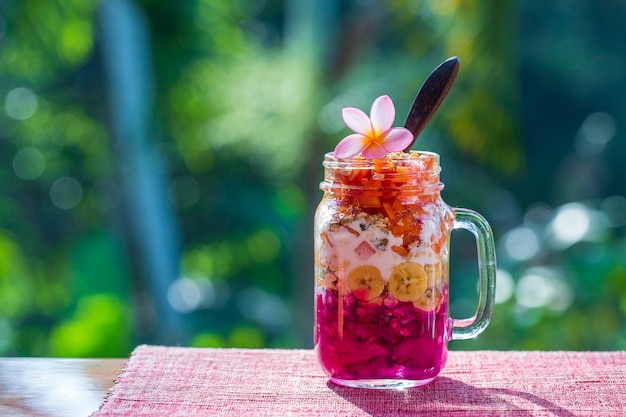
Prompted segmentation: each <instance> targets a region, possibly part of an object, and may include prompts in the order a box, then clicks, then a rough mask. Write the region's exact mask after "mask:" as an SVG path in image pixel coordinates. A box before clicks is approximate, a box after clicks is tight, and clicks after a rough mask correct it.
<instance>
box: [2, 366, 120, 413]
mask: <svg viewBox="0 0 626 417" xmlns="http://www.w3.org/2000/svg"><path fill="white" fill-rule="evenodd" d="M126 362H127V359H51V358H0V416H2V417H30V416H37V417H86V416H89V415H90V414H91V413H93V412H94V411H96V410H98V407H100V404H101V403H102V400H103V398H104V396H105V395H106V393H107V391H108V390H109V389H110V388H111V387H112V386H113V381H114V380H115V378H116V377H117V376H118V375H119V373H120V371H121V369H122V367H123V366H124V364H125V363H126Z"/></svg>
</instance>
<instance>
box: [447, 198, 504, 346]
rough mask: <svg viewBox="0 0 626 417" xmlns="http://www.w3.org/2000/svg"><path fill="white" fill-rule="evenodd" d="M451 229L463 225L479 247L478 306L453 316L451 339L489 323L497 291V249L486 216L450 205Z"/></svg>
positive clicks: (472, 333)
mask: <svg viewBox="0 0 626 417" xmlns="http://www.w3.org/2000/svg"><path fill="white" fill-rule="evenodd" d="M452 211H453V212H454V225H453V229H465V230H468V231H469V232H471V233H472V234H473V235H474V237H475V238H476V248H477V249H478V307H477V308H476V313H474V315H473V316H472V317H469V318H466V319H455V318H452V333H451V339H452V340H463V339H472V338H474V337H476V336H478V335H479V334H480V333H481V332H482V331H483V330H485V328H486V327H487V325H488V324H489V321H490V320H491V313H492V311H493V306H494V302H495V293H496V250H495V245H494V241H493V233H492V231H491V227H490V226H489V223H487V220H485V218H484V217H483V216H481V215H480V214H478V213H476V212H475V211H473V210H468V209H464V208H455V209H452Z"/></svg>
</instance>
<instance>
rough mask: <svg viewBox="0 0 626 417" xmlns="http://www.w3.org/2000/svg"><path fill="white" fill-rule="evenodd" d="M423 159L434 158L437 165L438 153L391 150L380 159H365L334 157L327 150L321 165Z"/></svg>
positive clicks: (408, 162) (416, 161)
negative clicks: (391, 151)
mask: <svg viewBox="0 0 626 417" xmlns="http://www.w3.org/2000/svg"><path fill="white" fill-rule="evenodd" d="M425 159H428V160H434V162H435V163H434V166H435V167H439V159H440V155H439V154H438V153H436V152H431V151H419V150H411V151H409V152H393V153H390V154H387V155H386V156H385V157H383V158H380V159H367V158H363V157H352V158H341V159H340V158H336V157H335V156H334V154H333V152H327V153H326V154H324V161H323V162H322V165H323V166H325V167H327V168H339V169H341V168H348V167H350V168H361V167H369V166H372V165H373V164H374V163H375V161H388V162H391V163H399V162H402V164H403V165H419V164H421V163H423V162H424V160H425Z"/></svg>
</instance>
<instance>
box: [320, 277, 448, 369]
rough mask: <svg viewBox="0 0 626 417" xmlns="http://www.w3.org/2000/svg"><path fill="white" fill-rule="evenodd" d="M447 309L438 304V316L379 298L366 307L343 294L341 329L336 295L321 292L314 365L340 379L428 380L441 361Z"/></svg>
mask: <svg viewBox="0 0 626 417" xmlns="http://www.w3.org/2000/svg"><path fill="white" fill-rule="evenodd" d="M447 304H448V303H447V300H445V299H444V300H442V303H441V307H440V308H439V311H437V312H435V311H431V312H425V311H422V310H420V309H418V308H416V307H415V306H414V305H413V303H412V302H398V301H397V300H395V299H393V298H392V297H388V296H385V295H384V296H383V300H382V302H381V303H371V302H364V301H361V300H358V299H357V298H355V297H354V296H353V295H352V294H347V295H345V296H344V297H343V323H342V324H341V323H340V320H339V304H338V295H337V291H336V290H332V289H325V290H324V292H322V293H320V294H318V295H317V299H316V329H315V330H316V334H315V347H316V350H317V353H318V357H319V360H320V362H321V364H322V366H323V367H324V369H325V371H326V372H327V374H328V375H329V376H331V377H334V378H340V379H347V380H355V379H383V378H384V379H408V380H424V379H428V378H432V377H434V376H436V375H437V374H438V373H439V371H440V370H441V369H442V368H443V366H444V364H445V361H446V358H447V346H446V323H447V311H446V306H447ZM340 327H342V329H341V331H342V334H340Z"/></svg>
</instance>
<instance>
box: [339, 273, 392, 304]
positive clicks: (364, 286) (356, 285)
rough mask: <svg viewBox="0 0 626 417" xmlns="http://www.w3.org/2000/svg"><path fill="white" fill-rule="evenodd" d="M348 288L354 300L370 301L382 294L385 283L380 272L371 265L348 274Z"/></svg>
mask: <svg viewBox="0 0 626 417" xmlns="http://www.w3.org/2000/svg"><path fill="white" fill-rule="evenodd" d="M347 283H348V288H350V291H352V293H353V294H354V296H355V297H356V298H358V299H359V300H363V301H370V300H373V299H374V298H376V297H378V296H379V295H381V294H382V293H383V289H384V288H385V283H384V282H383V277H382V276H381V275H380V271H379V270H378V268H376V267H375V266H373V265H361V266H357V267H356V268H354V269H353V270H352V271H350V272H349V273H348V278H347Z"/></svg>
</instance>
